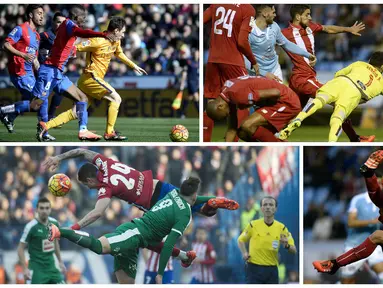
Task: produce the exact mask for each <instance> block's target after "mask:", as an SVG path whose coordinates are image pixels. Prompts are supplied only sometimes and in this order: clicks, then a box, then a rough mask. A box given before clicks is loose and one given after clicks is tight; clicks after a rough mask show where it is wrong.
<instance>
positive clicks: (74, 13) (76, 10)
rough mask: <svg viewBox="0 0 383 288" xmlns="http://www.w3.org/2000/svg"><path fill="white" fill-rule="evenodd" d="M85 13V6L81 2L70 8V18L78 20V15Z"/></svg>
mask: <svg viewBox="0 0 383 288" xmlns="http://www.w3.org/2000/svg"><path fill="white" fill-rule="evenodd" d="M84 13H85V7H84V6H82V5H81V4H74V5H72V7H71V8H70V10H69V19H71V20H75V21H76V20H77V17H78V16H79V15H81V14H84Z"/></svg>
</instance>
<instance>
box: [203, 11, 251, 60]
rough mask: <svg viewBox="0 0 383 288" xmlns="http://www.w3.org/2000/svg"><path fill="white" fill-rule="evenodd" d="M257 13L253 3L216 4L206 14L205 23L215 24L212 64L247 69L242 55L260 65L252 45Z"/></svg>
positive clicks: (211, 45)
mask: <svg viewBox="0 0 383 288" xmlns="http://www.w3.org/2000/svg"><path fill="white" fill-rule="evenodd" d="M254 16H255V10H254V7H253V6H252V5H250V4H212V5H210V7H209V8H208V9H206V10H205V12H204V13H203V22H204V23H207V22H210V21H211V23H212V25H211V32H210V46H209V59H208V62H213V63H224V64H231V65H237V66H242V67H245V63H244V59H243V56H242V54H244V55H245V56H246V58H248V59H249V61H250V62H251V64H252V65H254V64H256V63H257V62H256V60H255V58H254V55H253V53H252V52H251V48H250V44H249V40H248V37H249V33H250V32H251V29H252V27H251V23H252V22H254Z"/></svg>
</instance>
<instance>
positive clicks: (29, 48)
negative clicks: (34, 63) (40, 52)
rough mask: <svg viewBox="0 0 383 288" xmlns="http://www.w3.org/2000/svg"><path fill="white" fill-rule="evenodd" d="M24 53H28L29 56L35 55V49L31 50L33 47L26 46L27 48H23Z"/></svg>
mask: <svg viewBox="0 0 383 288" xmlns="http://www.w3.org/2000/svg"><path fill="white" fill-rule="evenodd" d="M25 51H26V52H27V53H30V54H35V53H36V49H35V48H33V47H30V46H27V47H26V48H25Z"/></svg>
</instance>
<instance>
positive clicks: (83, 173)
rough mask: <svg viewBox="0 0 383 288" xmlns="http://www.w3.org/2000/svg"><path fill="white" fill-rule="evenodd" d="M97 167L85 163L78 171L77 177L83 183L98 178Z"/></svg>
mask: <svg viewBox="0 0 383 288" xmlns="http://www.w3.org/2000/svg"><path fill="white" fill-rule="evenodd" d="M97 171H98V169H97V167H96V166H95V165H93V164H91V163H85V164H84V165H82V166H81V167H80V169H78V173H77V177H78V180H79V181H81V182H86V179H88V178H96V177H97Z"/></svg>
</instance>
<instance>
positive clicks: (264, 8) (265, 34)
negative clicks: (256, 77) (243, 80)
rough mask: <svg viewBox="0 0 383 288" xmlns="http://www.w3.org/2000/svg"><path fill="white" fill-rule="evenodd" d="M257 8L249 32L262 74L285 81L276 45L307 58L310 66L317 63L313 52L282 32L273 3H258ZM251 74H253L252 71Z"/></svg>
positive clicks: (251, 45)
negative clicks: (276, 20)
mask: <svg viewBox="0 0 383 288" xmlns="http://www.w3.org/2000/svg"><path fill="white" fill-rule="evenodd" d="M255 10H256V12H257V14H256V18H255V21H254V25H253V29H252V30H251V33H250V34H249V43H250V47H251V51H252V52H253V54H254V57H255V59H256V60H257V63H258V65H259V73H260V75H262V76H266V74H267V73H269V74H271V75H272V76H274V79H275V80H277V81H280V82H283V75H282V70H281V65H279V61H278V60H279V57H278V54H277V52H276V51H275V45H279V46H281V47H282V48H283V49H284V50H286V51H289V52H290V53H293V54H296V55H299V56H302V57H305V58H307V59H308V60H307V61H308V62H309V63H310V66H314V65H315V63H316V57H315V56H314V55H313V54H310V53H309V52H308V51H307V50H305V49H302V48H301V47H299V46H298V45H296V44H295V43H293V42H290V41H289V40H287V38H286V37H285V36H284V35H283V34H282V32H281V28H280V27H279V25H278V24H277V23H275V22H274V19H275V17H276V13H275V7H274V5H273V4H257V5H256V6H255ZM246 60H247V59H246V58H245V63H246V68H248V70H250V67H249V66H250V63H249V61H246ZM249 74H251V71H250V72H249Z"/></svg>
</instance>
